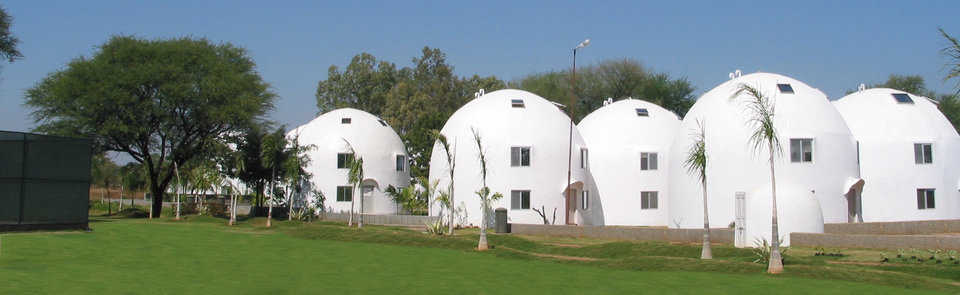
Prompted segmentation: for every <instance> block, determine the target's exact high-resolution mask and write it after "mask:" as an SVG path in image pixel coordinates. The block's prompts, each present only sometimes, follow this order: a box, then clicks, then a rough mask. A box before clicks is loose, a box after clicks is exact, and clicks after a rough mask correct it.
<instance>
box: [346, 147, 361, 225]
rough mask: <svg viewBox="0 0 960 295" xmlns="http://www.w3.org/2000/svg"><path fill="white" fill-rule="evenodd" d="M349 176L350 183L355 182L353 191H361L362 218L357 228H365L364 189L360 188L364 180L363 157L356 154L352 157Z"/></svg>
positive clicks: (351, 202)
mask: <svg viewBox="0 0 960 295" xmlns="http://www.w3.org/2000/svg"><path fill="white" fill-rule="evenodd" d="M347 177H348V178H349V180H350V183H351V184H353V187H354V189H353V191H354V192H357V191H360V218H359V221H358V222H357V228H363V191H362V190H360V189H361V183H362V182H363V157H357V156H356V155H354V157H353V159H350V172H349V174H348V176H347ZM350 212H353V198H352V197H351V198H350ZM351 216H352V214H351Z"/></svg>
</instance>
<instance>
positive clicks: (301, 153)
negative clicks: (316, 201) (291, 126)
mask: <svg viewBox="0 0 960 295" xmlns="http://www.w3.org/2000/svg"><path fill="white" fill-rule="evenodd" d="M314 148H316V146H315V145H312V144H311V145H301V144H300V135H294V136H291V137H286V148H285V152H284V153H286V157H285V158H286V160H285V161H284V162H283V176H284V178H283V179H284V182H286V184H287V190H286V193H287V212H288V213H287V220H292V219H293V214H291V213H292V212H293V197H294V195H303V193H304V192H303V181H304V180H305V179H309V177H310V174H309V173H307V165H309V164H310V157H309V156H308V155H307V151H310V150H312V149H314Z"/></svg>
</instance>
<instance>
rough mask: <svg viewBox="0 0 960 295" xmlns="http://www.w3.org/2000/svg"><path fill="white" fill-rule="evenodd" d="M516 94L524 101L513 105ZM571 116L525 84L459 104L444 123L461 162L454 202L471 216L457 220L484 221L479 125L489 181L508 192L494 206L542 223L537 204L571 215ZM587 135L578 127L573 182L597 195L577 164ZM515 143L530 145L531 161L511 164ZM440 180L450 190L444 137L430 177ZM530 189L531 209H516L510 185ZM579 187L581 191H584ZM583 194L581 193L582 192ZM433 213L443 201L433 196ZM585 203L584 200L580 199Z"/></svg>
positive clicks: (559, 216)
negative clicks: (567, 207)
mask: <svg viewBox="0 0 960 295" xmlns="http://www.w3.org/2000/svg"><path fill="white" fill-rule="evenodd" d="M512 99H522V100H523V104H524V106H523V107H520V108H515V107H512V106H511V100H512ZM570 124H571V123H570V119H569V117H567V116H566V114H564V112H563V111H561V110H560V109H559V108H558V107H557V106H556V105H554V104H552V103H551V102H549V101H547V100H546V99H543V98H542V97H539V96H537V95H536V94H533V93H530V92H526V91H522V90H512V89H506V90H498V91H494V92H490V93H487V94H486V95H483V96H480V97H479V98H476V99H474V100H472V101H470V102H468V103H467V104H466V105H464V106H463V107H461V108H460V109H459V110H457V111H456V112H455V113H454V114H453V115H452V116H450V119H449V120H447V123H446V124H445V125H444V126H443V129H442V130H441V133H442V134H444V135H445V136H446V137H447V139H448V141H449V143H450V145H451V149H452V150H454V153H455V159H456V167H455V174H454V180H455V181H454V184H455V188H454V204H455V206H456V207H457V208H458V209H460V208H462V209H464V210H465V213H466V216H465V218H464V217H463V216H461V218H462V220H456V222H459V223H462V224H469V225H479V223H480V218H481V217H480V216H481V208H480V198H479V197H478V196H477V195H476V194H475V192H476V191H477V190H479V189H480V187H481V179H480V164H479V160H478V159H477V155H478V150H477V146H476V143H475V142H474V139H473V133H472V131H471V128H475V129H476V130H477V131H478V132H479V133H480V136H481V138H482V143H483V146H484V149H485V152H486V156H487V161H488V163H487V170H488V172H487V173H488V175H487V186H488V187H489V188H490V189H491V191H492V192H499V193H502V194H503V196H504V197H503V198H502V199H500V200H498V201H496V202H493V204H492V205H491V208H490V209H491V211H490V212H489V213H490V214H489V215H490V219H489V220H488V222H489V221H492V218H493V216H492V215H493V211H492V209H496V208H499V207H502V208H506V209H508V218H509V221H510V222H512V223H528V224H542V223H543V220H542V219H541V217H540V215H539V214H537V213H536V212H534V211H533V210H532V208H538V209H539V208H541V207H542V208H544V209H545V211H547V213H546V214H547V216H548V218H549V219H552V215H553V210H554V209H556V210H557V211H556V212H557V213H556V223H557V224H563V223H564V222H565V218H566V212H565V200H566V199H565V197H564V190H565V188H566V187H567V161H568V160H567V159H568V156H569V155H570V154H569V153H568V141H569V136H570ZM584 146H585V144H584V142H583V139H582V138H581V137H580V134H579V132H577V130H576V128H574V129H573V151H574V152H573V158H572V159H573V170H572V182H574V183H577V184H576V186H583V184H584V183H585V184H586V185H585V187H586V188H587V190H589V191H591V193H590V194H591V196H593V195H595V192H594V191H595V190H594V189H592V182H591V181H590V180H589V177H588V175H587V173H586V171H585V170H584V169H580V168H579V166H578V165H577V164H578V160H579V156H578V155H579V149H580V148H581V147H584ZM511 147H530V148H531V150H530V166H528V167H511V163H510V160H511V158H510V156H511V155H510V149H511ZM435 182H436V183H437V184H438V186H437V187H438V189H440V190H445V189H446V188H447V187H448V184H449V170H448V165H447V159H446V153H444V152H443V148H442V147H441V146H440V144H439V143H436V144H434V147H433V153H432V156H431V159H430V183H431V184H433V183H435ZM512 190H529V191H530V208H531V209H518V210H514V209H511V191H512ZM579 191H580V190H579V189H578V193H579ZM578 199H579V198H578ZM432 200H433V199H432V198H431V207H430V215H434V216H435V215H438V214H441V213H443V212H439V205H438V204H436V202H433V201H432ZM576 205H577V206H578V207H579V206H580V203H579V201H578V202H577V204H576ZM574 216H575V218H576V222H578V223H581V224H583V223H585V221H590V218H589V217H588V218H586V219H585V218H584V216H582V214H580V211H579V210H578V211H577V212H576V213H575V215H574Z"/></svg>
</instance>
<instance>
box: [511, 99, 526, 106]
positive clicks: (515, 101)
mask: <svg viewBox="0 0 960 295" xmlns="http://www.w3.org/2000/svg"><path fill="white" fill-rule="evenodd" d="M510 106H512V107H515V108H522V107H523V100H522V99H511V100H510Z"/></svg>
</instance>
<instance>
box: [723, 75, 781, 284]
mask: <svg viewBox="0 0 960 295" xmlns="http://www.w3.org/2000/svg"><path fill="white" fill-rule="evenodd" d="M741 94H746V98H747V101H746V107H747V110H748V111H749V112H750V113H752V114H751V117H750V118H749V119H748V120H747V124H748V125H750V127H752V128H754V130H753V134H752V135H750V145H751V147H753V149H754V150H755V151H757V152H759V151H761V150H763V149H766V150H767V152H768V155H769V156H770V192H771V200H772V202H773V204H772V205H771V207H772V210H773V215H772V220H771V226H772V229H771V234H772V236H773V237H772V238H771V239H770V264H769V265H768V266H767V272H768V273H771V274H778V273H782V272H783V258H782V257H781V255H780V230H779V227H778V225H777V178H776V173H774V157H775V156H777V155H780V154H781V153H782V148H781V146H780V139H779V138H778V136H779V133H778V132H777V129H776V128H775V127H774V126H773V117H774V114H775V108H774V107H775V102H773V101H772V100H771V99H770V98H769V97H767V96H766V95H765V94H763V92H761V91H760V89H759V88H757V87H754V86H751V85H747V84H740V85H739V86H738V87H737V91H736V92H734V94H733V96H731V99H733V98H736V97H739V96H741Z"/></svg>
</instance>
